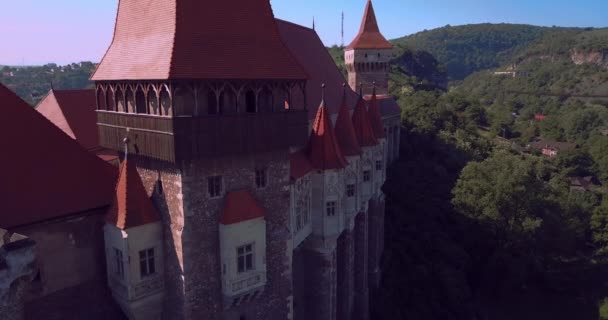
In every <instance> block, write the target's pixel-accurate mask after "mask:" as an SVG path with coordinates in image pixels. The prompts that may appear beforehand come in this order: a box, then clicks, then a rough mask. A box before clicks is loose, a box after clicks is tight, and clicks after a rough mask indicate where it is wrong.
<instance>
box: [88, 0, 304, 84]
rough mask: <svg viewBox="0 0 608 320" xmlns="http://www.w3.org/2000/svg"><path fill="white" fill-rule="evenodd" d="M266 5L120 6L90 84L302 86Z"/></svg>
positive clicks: (226, 1)
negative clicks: (259, 82)
mask: <svg viewBox="0 0 608 320" xmlns="http://www.w3.org/2000/svg"><path fill="white" fill-rule="evenodd" d="M306 78H307V75H306V73H305V71H304V69H303V68H302V67H301V66H300V65H299V64H298V63H297V61H296V60H295V59H294V57H293V56H292V54H291V53H290V52H289V50H287V48H286V46H285V44H284V43H283V41H282V39H281V37H280V36H279V32H278V28H277V25H276V22H275V19H274V16H273V12H272V8H271V6H270V1H269V0H248V1H243V0H223V1H200V0H163V1H150V0H121V1H120V2H119V8H118V13H117V17H116V27H115V31H114V39H113V40H112V44H111V45H110V48H109V49H108V51H107V52H106V54H105V56H104V58H103V59H102V61H101V63H100V64H99V66H98V68H97V70H96V71H95V73H94V75H93V77H92V79H93V80H142V79H285V80H286V79H302V80H303V79H306Z"/></svg>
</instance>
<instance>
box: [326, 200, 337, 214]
mask: <svg viewBox="0 0 608 320" xmlns="http://www.w3.org/2000/svg"><path fill="white" fill-rule="evenodd" d="M325 211H326V213H327V216H328V217H334V216H335V215H336V202H335V201H328V202H327V204H326V207H325Z"/></svg>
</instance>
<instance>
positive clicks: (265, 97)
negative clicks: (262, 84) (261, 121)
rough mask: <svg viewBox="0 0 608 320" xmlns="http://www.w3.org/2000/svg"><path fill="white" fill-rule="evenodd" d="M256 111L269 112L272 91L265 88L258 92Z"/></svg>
mask: <svg viewBox="0 0 608 320" xmlns="http://www.w3.org/2000/svg"><path fill="white" fill-rule="evenodd" d="M258 111H259V112H271V111H272V92H271V91H270V90H268V88H265V89H264V90H262V92H260V96H259V98H258Z"/></svg>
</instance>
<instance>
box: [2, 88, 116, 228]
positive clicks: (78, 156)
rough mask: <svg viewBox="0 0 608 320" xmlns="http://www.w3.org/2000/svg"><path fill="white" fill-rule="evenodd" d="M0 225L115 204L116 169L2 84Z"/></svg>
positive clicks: (43, 219) (46, 218) (32, 221)
mask: <svg viewBox="0 0 608 320" xmlns="http://www.w3.org/2000/svg"><path fill="white" fill-rule="evenodd" d="M0 112H2V116H1V117H0V150H2V151H3V156H2V157H0V167H2V168H3V170H2V173H0V227H2V228H13V227H17V226H21V225H27V224H32V223H37V222H41V221H45V220H50V219H55V218H60V217H65V216H70V215H74V214H78V213H81V212H84V211H88V210H92V209H97V208H101V207H105V206H107V205H109V204H110V203H111V201H112V191H113V189H114V182H115V178H116V170H115V169H114V168H113V167H112V166H111V165H110V164H107V163H105V162H104V161H102V160H100V159H98V158H97V157H96V156H95V155H94V154H91V153H89V152H87V151H86V150H84V149H83V148H82V147H81V146H80V145H79V144H78V143H77V142H76V141H74V140H72V139H70V138H69V137H68V136H66V135H65V133H63V132H62V131H61V130H60V129H59V128H57V127H56V126H55V125H53V124H52V123H51V122H49V121H48V120H47V119H46V118H44V117H43V116H42V115H41V114H39V113H38V112H36V111H35V110H34V109H33V108H32V107H30V106H29V105H28V104H27V103H25V102H24V101H23V100H21V99H20V98H18V97H17V96H16V95H15V94H14V93H13V92H11V91H10V90H9V89H7V88H6V87H4V86H2V85H1V84H0Z"/></svg>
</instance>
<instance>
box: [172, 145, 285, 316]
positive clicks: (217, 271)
mask: <svg viewBox="0 0 608 320" xmlns="http://www.w3.org/2000/svg"><path fill="white" fill-rule="evenodd" d="M287 156H288V154H287V151H286V150H285V151H280V152H272V153H266V154H257V155H242V156H238V157H226V158H215V159H207V160H200V161H192V162H189V163H184V164H183V166H182V183H183V203H184V230H183V234H182V242H183V266H184V278H185V280H184V285H185V288H184V290H185V307H184V309H185V318H186V319H203V318H204V319H226V320H232V319H235V320H237V319H240V318H241V317H245V318H246V319H268V320H272V319H277V320H278V319H281V320H284V319H290V318H291V317H292V314H291V313H292V311H291V310H292V300H293V296H292V277H291V255H292V250H293V249H292V247H291V232H290V230H289V225H290V220H289V219H290V218H289V196H290V195H289V162H288V157H287ZM259 168H265V169H266V170H267V174H268V185H267V186H266V187H265V188H263V189H256V187H255V170H256V169H259ZM217 175H219V176H222V178H223V192H222V196H221V197H217V198H210V197H209V194H208V190H207V178H208V177H210V176H217ZM242 189H248V190H250V191H251V192H252V194H253V195H254V197H255V199H256V200H257V201H258V202H259V204H260V205H261V206H262V207H264V208H265V209H266V216H265V219H266V257H265V259H266V266H267V283H266V286H265V288H264V292H263V293H262V294H260V295H258V296H257V298H256V299H254V300H253V301H249V302H247V303H244V304H242V305H239V306H237V307H234V308H228V307H229V306H224V305H223V297H222V291H221V289H222V287H221V279H222V275H221V261H220V254H219V218H220V214H221V210H222V208H223V205H224V195H225V194H226V192H229V191H236V190H242Z"/></svg>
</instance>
